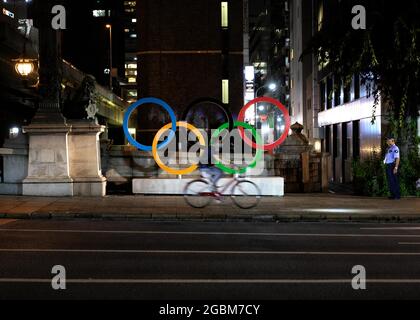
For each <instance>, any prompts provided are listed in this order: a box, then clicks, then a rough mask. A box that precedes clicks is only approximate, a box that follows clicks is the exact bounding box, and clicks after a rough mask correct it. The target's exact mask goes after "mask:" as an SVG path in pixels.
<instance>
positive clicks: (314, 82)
mask: <svg viewBox="0 0 420 320" xmlns="http://www.w3.org/2000/svg"><path fill="white" fill-rule="evenodd" d="M333 13H334V1H329V0H311V1H305V0H291V1H290V16H291V114H292V119H293V121H297V122H299V123H301V124H303V126H304V133H305V135H307V137H308V139H309V141H310V143H311V144H312V145H314V148H315V150H316V151H318V152H321V151H322V152H326V153H329V154H330V165H329V168H330V170H329V171H330V172H329V176H330V180H331V181H333V182H337V183H349V182H351V181H352V173H351V168H352V162H353V160H355V159H358V158H362V159H363V158H365V159H366V158H369V157H370V156H372V155H373V154H374V153H380V152H381V145H382V135H383V132H384V130H385V126H386V122H385V119H384V118H383V117H382V110H383V105H382V102H381V101H379V105H378V106H377V107H376V119H375V121H374V122H373V121H372V115H373V113H374V105H375V100H374V97H373V96H371V95H370V94H369V92H368V84H366V83H364V84H363V83H362V82H361V80H360V77H359V76H358V75H354V77H353V79H352V83H351V85H350V86H348V87H344V86H343V84H342V83H341V82H340V81H339V80H338V79H337V78H336V77H335V76H334V72H333V70H331V68H329V66H328V64H327V65H321V64H320V63H318V59H317V57H316V56H315V55H313V54H304V55H302V54H303V53H304V50H305V49H306V48H307V47H308V45H309V40H310V38H311V37H312V36H313V35H314V34H315V33H316V32H317V31H318V30H320V28H322V24H323V23H324V22H325V19H328V16H329V15H330V14H333Z"/></svg>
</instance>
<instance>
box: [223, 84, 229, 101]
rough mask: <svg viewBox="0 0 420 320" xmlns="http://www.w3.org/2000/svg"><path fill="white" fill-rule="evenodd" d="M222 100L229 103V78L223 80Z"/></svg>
mask: <svg viewBox="0 0 420 320" xmlns="http://www.w3.org/2000/svg"><path fill="white" fill-rule="evenodd" d="M222 102H223V103H224V104H228V103H229V80H222Z"/></svg>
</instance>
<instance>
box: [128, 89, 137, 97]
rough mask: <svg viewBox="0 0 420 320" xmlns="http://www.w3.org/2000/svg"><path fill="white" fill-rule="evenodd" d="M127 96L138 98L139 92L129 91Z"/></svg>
mask: <svg viewBox="0 0 420 320" xmlns="http://www.w3.org/2000/svg"><path fill="white" fill-rule="evenodd" d="M127 95H128V96H129V97H137V90H128V92H127Z"/></svg>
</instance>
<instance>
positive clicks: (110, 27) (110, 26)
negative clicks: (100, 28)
mask: <svg viewBox="0 0 420 320" xmlns="http://www.w3.org/2000/svg"><path fill="white" fill-rule="evenodd" d="M105 27H106V28H107V29H108V30H109V70H110V72H109V88H110V89H111V91H112V25H110V24H107V25H106V26H105Z"/></svg>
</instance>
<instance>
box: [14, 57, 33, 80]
mask: <svg viewBox="0 0 420 320" xmlns="http://www.w3.org/2000/svg"><path fill="white" fill-rule="evenodd" d="M14 61H15V62H16V63H15V70H16V73H17V74H19V75H20V76H22V77H27V76H29V75H30V74H31V73H32V72H33V71H34V70H35V66H34V64H33V62H32V61H33V59H16V60H14Z"/></svg>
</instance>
